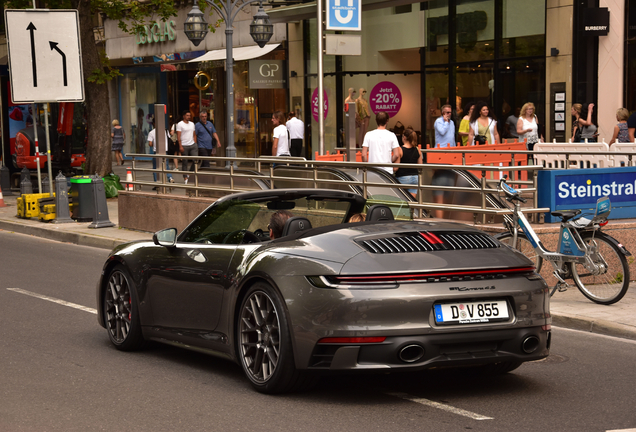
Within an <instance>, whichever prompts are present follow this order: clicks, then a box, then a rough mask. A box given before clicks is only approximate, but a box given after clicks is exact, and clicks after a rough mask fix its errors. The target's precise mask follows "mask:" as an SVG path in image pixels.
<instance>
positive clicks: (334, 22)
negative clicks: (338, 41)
mask: <svg viewBox="0 0 636 432" xmlns="http://www.w3.org/2000/svg"><path fill="white" fill-rule="evenodd" d="M327 30H344V31H347V30H348V31H360V30H362V0H327Z"/></svg>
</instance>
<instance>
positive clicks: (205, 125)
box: [194, 110, 221, 168]
mask: <svg viewBox="0 0 636 432" xmlns="http://www.w3.org/2000/svg"><path fill="white" fill-rule="evenodd" d="M194 130H195V132H196V135H197V146H198V151H199V156H214V155H215V154H216V149H217V147H221V141H220V140H219V136H218V135H217V133H216V129H215V128H214V125H213V124H212V122H211V121H208V112H207V111H205V110H203V111H201V112H200V113H199V121H198V123H197V124H196V125H195V126H194ZM209 167H210V161H207V160H204V161H203V162H202V163H201V168H209Z"/></svg>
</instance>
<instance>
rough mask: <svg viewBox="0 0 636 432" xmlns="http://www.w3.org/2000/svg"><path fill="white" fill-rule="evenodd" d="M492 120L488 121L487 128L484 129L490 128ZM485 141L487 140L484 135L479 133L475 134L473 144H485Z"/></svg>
mask: <svg viewBox="0 0 636 432" xmlns="http://www.w3.org/2000/svg"><path fill="white" fill-rule="evenodd" d="M492 121H493V120H492V119H491V120H490V123H488V128H486V130H488V131H489V130H490V125H491V124H492ZM486 141H487V139H486V135H479V134H477V135H475V144H477V145H484V144H486Z"/></svg>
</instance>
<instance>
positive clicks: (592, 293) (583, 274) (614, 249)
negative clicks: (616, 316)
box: [572, 231, 630, 305]
mask: <svg viewBox="0 0 636 432" xmlns="http://www.w3.org/2000/svg"><path fill="white" fill-rule="evenodd" d="M608 237H609V236H607V235H606V234H603V233H602V232H598V231H597V232H596V233H593V232H590V231H586V232H583V233H581V238H582V239H583V241H584V242H585V243H586V244H588V245H589V244H590V243H591V242H592V241H593V242H595V244H596V252H593V254H592V260H593V261H594V262H595V263H598V262H599V261H600V262H602V263H604V264H607V267H606V268H603V269H601V272H600V274H597V275H594V274H592V273H591V272H590V271H589V270H588V269H587V268H586V267H585V265H583V264H574V263H572V279H574V283H576V286H577V287H578V288H579V291H581V293H583V295H584V296H585V297H587V298H588V299H590V300H592V301H593V302H595V303H598V304H604V305H611V304H614V303H616V302H617V301H619V300H620V299H622V298H623V296H624V295H625V293H626V292H627V289H628V288H629V279H630V278H629V266H628V265H627V259H626V258H625V255H623V253H622V252H621V251H620V249H619V248H618V246H616V244H615V243H614V242H612V241H611V240H610V239H609V238H608Z"/></svg>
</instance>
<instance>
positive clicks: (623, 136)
mask: <svg viewBox="0 0 636 432" xmlns="http://www.w3.org/2000/svg"><path fill="white" fill-rule="evenodd" d="M627 119H629V111H627V108H619V109H618V110H616V121H618V123H617V124H616V126H614V135H612V139H611V141H610V142H609V145H612V144H614V143H628V142H630V141H629V128H628V127H627Z"/></svg>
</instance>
